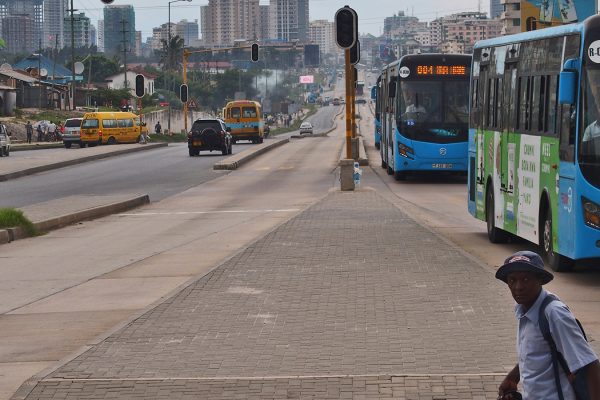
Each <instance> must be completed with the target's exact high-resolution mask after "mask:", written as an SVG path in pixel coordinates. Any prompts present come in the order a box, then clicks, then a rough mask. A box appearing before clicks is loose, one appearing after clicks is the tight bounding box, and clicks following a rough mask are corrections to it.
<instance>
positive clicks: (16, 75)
mask: <svg viewBox="0 0 600 400" xmlns="http://www.w3.org/2000/svg"><path fill="white" fill-rule="evenodd" d="M0 74H2V75H5V76H10V77H11V78H15V79H18V80H20V81H23V82H27V83H33V82H37V79H35V78H34V77H32V76H30V75H27V74H24V73H22V72H19V71H15V70H0Z"/></svg>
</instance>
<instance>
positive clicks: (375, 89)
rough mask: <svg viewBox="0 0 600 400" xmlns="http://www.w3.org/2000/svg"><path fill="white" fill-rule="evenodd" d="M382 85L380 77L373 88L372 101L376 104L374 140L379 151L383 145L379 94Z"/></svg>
mask: <svg viewBox="0 0 600 400" xmlns="http://www.w3.org/2000/svg"><path fill="white" fill-rule="evenodd" d="M380 83H381V76H378V77H377V83H376V85H375V86H373V87H372V88H371V100H373V101H374V102H375V117H374V125H375V126H374V139H375V148H376V149H377V150H379V147H380V145H381V104H380V102H379V101H380V100H381V96H380V95H379V92H380V90H381V89H380V87H379V85H380Z"/></svg>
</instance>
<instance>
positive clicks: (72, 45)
mask: <svg viewBox="0 0 600 400" xmlns="http://www.w3.org/2000/svg"><path fill="white" fill-rule="evenodd" d="M67 11H70V12H71V99H70V100H71V101H70V103H71V111H72V110H74V109H75V16H74V15H73V13H74V12H75V11H77V10H75V9H74V8H73V0H71V8H70V9H69V10H67ZM57 34H58V33H57Z"/></svg>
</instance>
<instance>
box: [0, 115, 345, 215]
mask: <svg viewBox="0 0 600 400" xmlns="http://www.w3.org/2000/svg"><path fill="white" fill-rule="evenodd" d="M339 111H340V110H339V108H338V107H323V108H322V109H319V110H318V111H317V113H316V114H314V115H312V116H311V117H309V120H311V121H312V123H313V125H314V127H315V133H320V132H325V131H327V130H329V129H330V128H331V127H332V121H333V118H334V116H335V114H336V113H338V112H339ZM296 133H297V132H296ZM289 135H290V134H286V135H285V136H289ZM251 146H252V144H251V143H249V142H239V143H237V144H235V145H234V146H233V153H234V154H237V153H239V152H242V151H244V150H246V149H248V148H250V147H251ZM78 150H79V149H78V148H72V149H69V150H66V149H64V148H59V149H46V150H35V151H44V152H47V154H53V153H57V154H58V153H61V152H65V151H78ZM27 153H30V151H21V152H13V153H12V154H11V158H12V157H13V156H14V157H15V158H16V159H18V158H24V157H27V156H28V154H27ZM226 157H227V156H223V155H222V154H221V153H220V152H217V151H214V152H201V156H200V157H189V155H188V151H187V145H186V144H185V143H175V144H170V145H169V146H168V147H164V148H160V149H156V150H150V151H144V152H139V153H133V154H128V155H123V156H118V157H111V158H107V159H104V160H98V161H91V162H87V163H83V164H79V165H74V166H70V167H66V168H61V169H57V170H52V171H47V172H44V173H40V174H36V175H31V176H27V177H23V178H19V179H14V180H10V181H7V182H3V183H2V185H0V207H17V208H18V207H24V206H28V205H31V204H36V203H41V202H45V201H49V200H53V199H57V198H62V197H67V196H73V195H82V194H86V195H90V194H98V195H108V194H129V193H144V194H146V193H147V194H148V195H149V196H150V201H153V202H154V201H160V200H162V199H164V198H166V197H169V196H172V195H174V194H177V193H181V192H183V191H185V190H187V189H189V188H191V187H194V186H197V185H200V184H202V183H205V182H207V181H210V180H212V179H214V178H216V177H218V176H221V175H223V174H227V173H228V172H227V171H214V170H213V169H212V166H213V164H214V163H216V162H218V161H221V160H223V159H225V158H226Z"/></svg>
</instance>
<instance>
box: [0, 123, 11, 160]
mask: <svg viewBox="0 0 600 400" xmlns="http://www.w3.org/2000/svg"><path fill="white" fill-rule="evenodd" d="M9 155H10V133H8V130H7V129H6V125H4V124H0V157H4V156H6V157H8V156H9Z"/></svg>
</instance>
